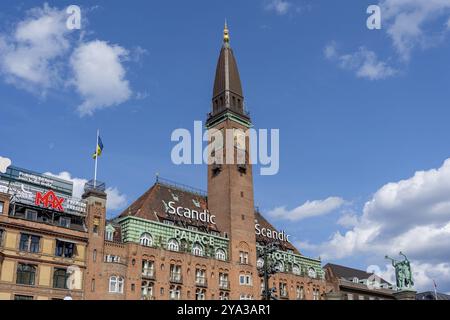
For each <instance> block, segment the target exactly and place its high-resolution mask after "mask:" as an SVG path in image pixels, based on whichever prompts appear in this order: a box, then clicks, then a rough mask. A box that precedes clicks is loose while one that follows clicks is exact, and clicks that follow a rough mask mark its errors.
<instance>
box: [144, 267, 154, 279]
mask: <svg viewBox="0 0 450 320" xmlns="http://www.w3.org/2000/svg"><path fill="white" fill-rule="evenodd" d="M141 276H142V278H145V279H151V280H155V270H154V269H148V270H146V269H144V270H142V274H141Z"/></svg>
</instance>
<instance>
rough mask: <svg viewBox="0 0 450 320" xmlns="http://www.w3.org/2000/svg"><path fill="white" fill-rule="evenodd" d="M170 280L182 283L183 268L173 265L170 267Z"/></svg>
mask: <svg viewBox="0 0 450 320" xmlns="http://www.w3.org/2000/svg"><path fill="white" fill-rule="evenodd" d="M170 280H171V281H177V282H178V281H181V266H180V265H175V264H171V265H170Z"/></svg>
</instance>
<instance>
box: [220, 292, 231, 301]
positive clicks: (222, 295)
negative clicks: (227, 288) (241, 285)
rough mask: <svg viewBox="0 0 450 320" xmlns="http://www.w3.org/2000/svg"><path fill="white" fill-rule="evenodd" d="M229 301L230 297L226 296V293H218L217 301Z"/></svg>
mask: <svg viewBox="0 0 450 320" xmlns="http://www.w3.org/2000/svg"><path fill="white" fill-rule="evenodd" d="M229 299H230V295H229V294H228V292H223V291H220V293H219V300H229Z"/></svg>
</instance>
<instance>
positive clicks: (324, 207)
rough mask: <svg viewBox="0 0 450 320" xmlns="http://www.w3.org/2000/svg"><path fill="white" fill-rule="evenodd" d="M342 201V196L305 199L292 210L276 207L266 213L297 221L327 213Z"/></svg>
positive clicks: (338, 206)
mask: <svg viewBox="0 0 450 320" xmlns="http://www.w3.org/2000/svg"><path fill="white" fill-rule="evenodd" d="M344 203H345V201H344V199H342V198H339V197H329V198H327V199H325V200H314V201H306V202H305V203H304V204H302V205H301V206H298V207H296V208H294V209H292V210H287V209H286V207H278V208H275V209H273V210H271V211H269V213H268V214H269V215H270V216H272V217H275V218H280V219H287V220H291V221H298V220H302V219H305V218H310V217H316V216H322V215H325V214H328V213H330V212H333V211H334V210H336V209H339V208H340V207H341V206H342V205H343V204H344Z"/></svg>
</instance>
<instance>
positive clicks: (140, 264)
mask: <svg viewBox="0 0 450 320" xmlns="http://www.w3.org/2000/svg"><path fill="white" fill-rule="evenodd" d="M251 126H252V122H251V118H250V116H249V113H248V112H247V111H246V110H245V105H244V95H243V91H242V86H241V81H240V76H239V71H238V67H237V63H236V59H235V57H234V53H233V50H232V49H231V47H230V43H229V34H228V29H227V27H225V30H224V37H223V45H222V48H221V51H220V55H219V59H218V63H217V69H216V75H215V81H214V87H213V97H212V110H211V112H210V113H209V114H208V117H207V121H206V127H207V129H209V131H208V132H209V133H210V139H211V140H210V141H212V142H214V143H213V144H211V147H210V149H209V156H210V159H212V160H213V161H210V162H209V163H210V164H209V165H208V168H207V181H208V190H207V193H204V192H202V191H199V190H196V189H193V188H190V187H186V186H183V185H179V184H177V183H173V182H170V181H167V180H164V179H161V178H157V179H156V182H155V183H154V185H153V186H151V187H150V188H149V189H148V190H147V191H146V192H145V193H144V194H143V195H142V196H140V197H139V198H138V199H137V200H136V201H134V202H133V203H132V204H131V205H130V206H129V207H128V208H127V209H125V210H124V211H123V212H122V213H121V214H120V215H119V216H117V217H116V218H114V219H110V220H107V218H106V201H107V196H106V193H105V187H104V184H101V183H99V182H96V181H94V182H90V183H88V184H87V185H86V186H85V192H84V194H83V196H82V199H80V200H77V199H72V198H70V197H71V194H69V193H70V192H69V193H67V194H63V192H62V191H63V190H62V188H59V187H60V185H59V184H63V183H65V182H64V181H60V180H57V179H54V181H55V182H54V183H47V185H46V189H45V190H40V191H39V194H38V193H36V192H35V193H32V195H29V196H30V199H29V205H30V206H31V208H30V210H35V211H37V212H38V214H37V215H38V217H37V219H30V217H31V216H30V214H27V210H28V205H26V203H25V204H23V200H21V199H15V198H14V195H15V194H16V193H17V192H16V191H20V189H21V188H20V187H21V186H20V183H18V187H17V188H16V189H15V191H14V190H13V191H11V188H10V185H5V187H4V188H3V191H2V190H0V192H2V193H0V197H1V198H0V201H1V202H0V204H2V207H3V208H2V214H1V215H0V230H1V232H2V233H3V235H2V239H6V240H5V241H2V246H1V247H0V259H1V260H0V261H1V262H0V263H1V268H0V270H1V274H0V298H3V299H14V298H23V297H22V296H27V297H28V298H30V297H32V298H33V299H39V298H42V299H44V298H47V299H48V298H50V299H52V298H60V297H63V296H66V295H70V296H71V297H72V298H73V299H114V300H122V299H134V300H138V299H145V300H153V299H158V300H160V299H162V300H166V299H173V300H176V299H185V300H205V299H217V300H219V299H220V300H228V299H235V300H237V299H241V300H246V299H249V300H250V299H252V300H253V299H261V298H262V288H263V287H264V283H263V280H262V277H261V276H260V272H259V269H258V267H260V266H261V263H262V262H261V259H260V258H259V255H260V253H261V250H262V248H263V247H264V246H266V245H268V244H273V243H275V244H276V246H277V249H276V250H275V251H274V252H272V253H271V255H270V258H271V260H272V261H273V262H274V263H275V264H276V268H277V270H278V272H277V273H276V274H274V275H273V276H272V277H271V278H270V280H269V287H270V288H274V289H275V290H274V292H275V296H276V298H277V299H298V300H302V299H308V300H320V299H323V298H324V297H325V293H326V292H327V284H326V281H325V273H324V270H323V269H322V267H321V261H320V260H318V259H312V258H309V257H306V256H304V255H302V254H301V253H300V252H299V251H298V250H297V249H296V248H295V247H294V246H292V244H291V243H290V242H289V241H288V237H287V236H286V234H285V233H284V232H282V231H281V232H280V231H278V230H276V229H275V228H274V227H273V226H272V225H271V224H270V223H269V222H268V221H267V220H266V219H265V218H264V217H263V215H262V214H261V213H260V212H259V211H258V210H255V206H254V193H253V174H252V165H251V161H250V160H251V159H250V152H249V148H248V146H249V137H248V136H247V135H242V134H241V133H242V132H245V131H246V130H247V129H248V128H250V127H251ZM227 131H231V132H232V133H233V134H232V135H231V136H228V135H226V134H222V135H221V136H223V137H225V138H224V139H223V140H221V141H220V145H217V143H219V142H218V141H219V140H216V137H217V136H215V135H216V134H217V132H219V133H224V132H227ZM234 133H236V134H234ZM230 139H231V140H232V141H228V140H230ZM228 145H231V149H229V148H228V147H226V146H228ZM243 146H247V148H245V147H243ZM218 150H221V151H222V152H217V151H218ZM230 150H231V151H232V152H230ZM230 154H231V157H232V158H233V160H234V161H231V162H230V161H224V160H225V159H228V158H227V157H230ZM239 155H241V157H240V158H239ZM8 170H10V169H8ZM33 175H34V176H35V178H33V179H32V180H33V181H41V180H45V179H51V178H50V177H47V176H45V175H37V174H33ZM2 177H3V178H2V179H3V180H5V181H7V177H5V176H2ZM16 182H17V181H16ZM19 182H20V181H19ZM66 189H67V190H69V189H70V186H69V185H66ZM43 195H44V196H46V198H45V199H43V197H44V196H43ZM61 199H65V200H61ZM45 200H48V201H47V202H46V201H45ZM27 201H28V200H27ZM72 203H73V204H77V206H78V207H77V206H75V205H74V206H75V207H77V208H80V207H82V208H83V209H84V211H83V212H73V210H72V209H73V208H72V207H71V206H67V207H64V205H65V204H72ZM58 204H60V205H58ZM61 204H62V205H61ZM22 206H24V208H25V209H18V208H22ZM20 210H22V211H23V210H25V211H24V212H25V213H24V215H23V216H22V215H20V216H19V213H20V214H22V211H20ZM41 211H45V214H46V215H47V216H49V217H50V216H51V219H49V220H45V221H44V220H43V219H41V218H40V217H41V216H40V214H39V212H41ZM75 213H76V214H75ZM70 214H72V215H70ZM63 216H64V217H66V216H69V220H70V221H71V222H70V223H69V224H67V221H68V220H67V219H66V220H64V218H62V217H63ZM33 218H34V217H33ZM61 221H63V222H61ZM64 221H65V222H64ZM72 221H77V223H75V222H72ZM27 228H28V229H27ZM25 234H30V235H31V237H33V235H34V236H35V237H38V238H39V239H40V240H39V246H38V249H36V246H35V247H33V245H31V247H32V248H34V249H32V250H21V249H22V248H29V247H27V246H26V245H25V244H24V245H22V242H23V243H25V242H26V238H25ZM19 239H21V240H19ZM22 239H23V241H22ZM33 239H35V238H31V240H27V241H29V242H27V243H31V244H32V243H36V240H33ZM33 241H34V242H33ZM61 241H62V242H65V241H66V242H68V243H72V244H73V245H72V248H76V253H75V254H72V255H71V256H70V257H65V256H63V257H60V256H59V251H58V250H59V249H58V248H59V247H58V246H59V242H61ZM36 250H37V252H35V251H36ZM64 250H65V247H64ZM64 250H63V252H65V251H64ZM22 264H26V265H31V266H34V267H33V268H34V269H33V268H32V269H31V270H34V271H33V272H34V275H30V271H29V270H30V268H29V267H27V268H25V269H26V270H27V272H28V273H27V276H23V266H22ZM72 264H73V265H76V266H77V267H78V269H77V272H68V271H67V268H69V267H70V266H71V265H72ZM69 265H70V266H69ZM64 268H66V269H65V270H66V273H65V276H66V277H68V278H69V279H72V278H75V280H74V281H73V282H77V281H78V282H77V286H72V285H69V286H68V287H69V288H67V289H66V288H61V289H60V288H58V289H56V288H55V283H58V280H57V279H58V278H57V276H55V272H57V270H60V269H64ZM75 269H76V268H75ZM52 274H53V278H52V277H51V275H52ZM72 274H76V275H77V276H76V277H75V276H72ZM24 277H25V278H26V279H29V278H33V279H34V281H30V280H26V281H25V282H26V284H23V282H24V280H17V279H19V278H20V279H22V278H24ZM55 277H56V278H55ZM68 282H69V283H71V280H69V281H68Z"/></svg>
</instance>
